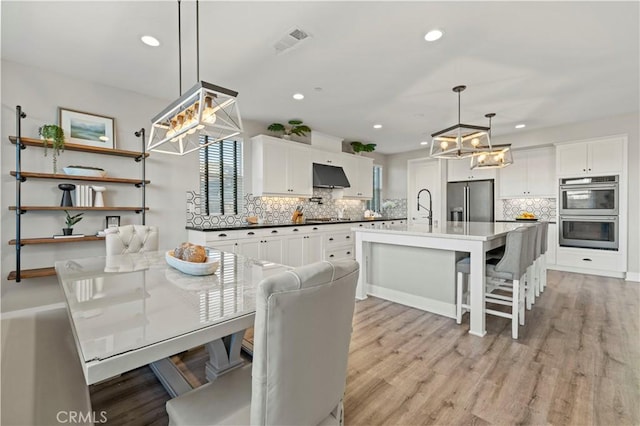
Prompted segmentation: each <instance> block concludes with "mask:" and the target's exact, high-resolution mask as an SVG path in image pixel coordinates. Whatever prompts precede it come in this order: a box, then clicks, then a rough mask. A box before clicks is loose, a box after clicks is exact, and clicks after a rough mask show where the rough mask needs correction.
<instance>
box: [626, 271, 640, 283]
mask: <svg viewBox="0 0 640 426" xmlns="http://www.w3.org/2000/svg"><path fill="white" fill-rule="evenodd" d="M625 280H626V281H635V282H640V272H627V277H626V278H625Z"/></svg>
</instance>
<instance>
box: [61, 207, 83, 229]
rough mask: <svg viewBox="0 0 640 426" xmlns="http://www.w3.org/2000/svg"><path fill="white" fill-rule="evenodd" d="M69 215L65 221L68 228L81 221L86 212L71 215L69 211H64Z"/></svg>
mask: <svg viewBox="0 0 640 426" xmlns="http://www.w3.org/2000/svg"><path fill="white" fill-rule="evenodd" d="M64 212H65V214H66V215H67V217H66V219H65V221H64V223H65V225H67V228H71V227H73V225H75V224H76V223H78V222H80V221H81V220H82V219H83V218H82V217H81V216H82V215H83V214H84V213H78V214H76V215H73V216H71V215H70V214H69V212H68V211H66V210H65V211H64Z"/></svg>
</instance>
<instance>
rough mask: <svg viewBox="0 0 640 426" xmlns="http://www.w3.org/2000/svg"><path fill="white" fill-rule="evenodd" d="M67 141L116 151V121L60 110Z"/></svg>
mask: <svg viewBox="0 0 640 426" xmlns="http://www.w3.org/2000/svg"><path fill="white" fill-rule="evenodd" d="M58 115H59V117H58V118H59V122H60V127H62V130H64V135H65V140H66V141H67V142H69V143H74V144H78V145H86V146H93V147H98V148H107V149H115V147H116V141H115V120H114V119H113V118H111V117H105V116H104V115H98V114H90V113H88V112H82V111H74V110H72V109H67V108H62V107H59V108H58Z"/></svg>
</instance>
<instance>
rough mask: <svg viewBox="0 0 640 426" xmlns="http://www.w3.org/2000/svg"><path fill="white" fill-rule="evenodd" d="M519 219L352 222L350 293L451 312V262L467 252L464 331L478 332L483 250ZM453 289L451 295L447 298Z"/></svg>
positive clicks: (498, 242) (480, 327)
mask: <svg viewBox="0 0 640 426" xmlns="http://www.w3.org/2000/svg"><path fill="white" fill-rule="evenodd" d="M520 226H529V224H523V223H497V222H467V223H464V222H446V223H445V224H442V225H440V226H429V225H422V224H421V225H406V224H402V225H388V224H386V225H382V224H376V225H373V226H371V227H367V228H364V229H363V228H360V227H358V228H352V230H353V231H354V232H355V235H356V260H357V261H358V262H359V263H360V271H361V273H360V277H359V279H358V287H357V290H356V297H358V298H359V299H364V298H366V297H367V295H368V294H371V295H372V296H376V297H381V298H384V299H388V300H391V301H394V302H397V303H402V304H405V305H409V306H413V307H416V308H419V309H423V310H426V311H429V312H434V313H436V314H440V315H445V316H448V317H451V318H453V317H454V315H455V296H454V295H455V274H456V271H455V262H456V261H457V260H458V259H459V258H460V257H461V256H463V255H466V254H467V253H468V254H469V255H470V256H471V265H470V267H471V274H470V277H469V286H470V290H471V303H470V304H471V313H470V316H471V319H470V328H469V333H471V334H473V335H476V336H484V335H485V333H486V329H485V315H484V283H485V262H486V252H487V251H489V250H491V249H493V248H496V247H499V246H502V245H504V243H505V240H506V235H507V233H508V232H509V231H511V230H513V229H516V228H518V227H520ZM452 295H453V298H452Z"/></svg>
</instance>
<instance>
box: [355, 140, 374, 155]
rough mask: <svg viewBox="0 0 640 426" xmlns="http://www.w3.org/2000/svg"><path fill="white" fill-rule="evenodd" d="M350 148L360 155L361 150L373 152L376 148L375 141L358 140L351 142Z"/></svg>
mask: <svg viewBox="0 0 640 426" xmlns="http://www.w3.org/2000/svg"><path fill="white" fill-rule="evenodd" d="M351 149H353V152H355V153H356V154H358V155H360V153H361V152H373V151H375V149H376V144H375V143H362V142H359V141H353V142H351Z"/></svg>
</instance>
